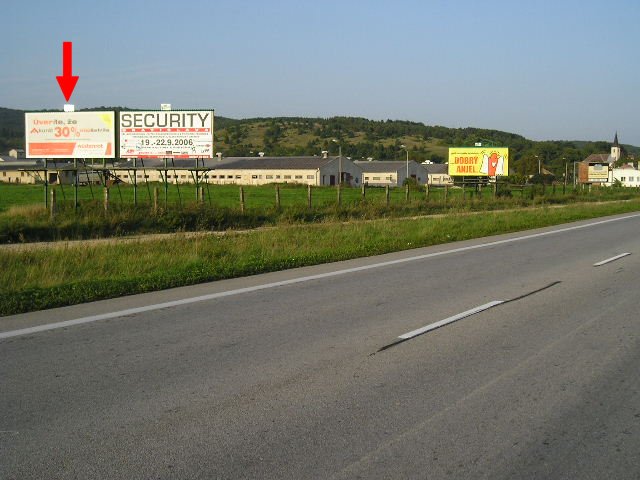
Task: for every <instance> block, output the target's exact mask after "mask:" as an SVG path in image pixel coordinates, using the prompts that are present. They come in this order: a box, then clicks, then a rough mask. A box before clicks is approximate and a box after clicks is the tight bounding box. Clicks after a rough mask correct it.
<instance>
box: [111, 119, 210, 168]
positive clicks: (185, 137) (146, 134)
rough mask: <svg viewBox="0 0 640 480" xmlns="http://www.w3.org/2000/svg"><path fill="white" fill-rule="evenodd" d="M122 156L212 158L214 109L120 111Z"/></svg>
mask: <svg viewBox="0 0 640 480" xmlns="http://www.w3.org/2000/svg"><path fill="white" fill-rule="evenodd" d="M119 124H120V157H121V158H167V157H171V158H213V156H214V155H213V111H211V110H185V111H146V112H120V113H119Z"/></svg>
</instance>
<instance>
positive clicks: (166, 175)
mask: <svg viewBox="0 0 640 480" xmlns="http://www.w3.org/2000/svg"><path fill="white" fill-rule="evenodd" d="M168 181H169V171H168V170H167V158H166V157H165V158H164V209H165V210H166V209H167V205H168V202H169V184H168V183H167V182H168Z"/></svg>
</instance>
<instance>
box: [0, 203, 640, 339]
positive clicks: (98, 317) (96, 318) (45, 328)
mask: <svg viewBox="0 0 640 480" xmlns="http://www.w3.org/2000/svg"><path fill="white" fill-rule="evenodd" d="M637 217H640V213H637V214H633V215H627V216H625V217H618V218H610V219H608V220H600V221H597V222H593V223H587V224H585V225H574V226H572V227H566V228H561V229H559V230H551V231H549V232H541V233H534V234H531V235H525V236H522V237H515V238H507V239H505V240H496V241H494V242H487V243H481V244H478V245H470V246H468V247H458V248H452V249H451V250H443V251H441V252H434V253H426V254H424V255H416V256H413V257H407V258H400V259H397V260H389V261H386V262H380V263H373V264H371V265H364V266H361V267H353V268H345V269H344V270H336V271H333V272H327V273H319V274H317V275H309V276H306V277H299V278H293V279H291V280H283V281H280V282H273V283H265V284H264V285H256V286H253V287H246V288H238V289H235V290H228V291H226V292H219V293H211V294H208V295H201V296H198V297H192V298H185V299H182V300H174V301H171V302H163V303H157V304H154V305H146V306H144V307H137V308H129V309H127V310H120V311H116V312H109V313H103V314H100V315H91V316H89V317H82V318H77V319H75V320H67V321H64V322H57V323H50V324H45V325H39V326H36V327H30V328H23V329H20V330H12V331H8V332H0V340H1V339H4V338H11V337H18V336H21V335H30V334H32V333H38V332H45V331H48V330H55V329H58V328H65V327H71V326H74V325H82V324H84V323H91V322H97V321H100V320H108V319H111V318H118V317H124V316H126V315H134V314H137V313H144V312H151V311H154V310H160V309H163V308H171V307H178V306H181V305H189V304H191V303H197V302H204V301H207V300H215V299H217V298H223V297H230V296H232V295H241V294H243V293H250V292H256V291H259V290H266V289H268V288H274V287H282V286H285V285H293V284H296V283H303V282H309V281H311V280H320V279H323V278H330V277H336V276H338V275H345V274H347V273H356V272H363V271H366V270H372V269H374V268H381V267H388V266H391V265H399V264H402V263H407V262H415V261H417V260H425V259H427V258H434V257H440V256H444V255H450V254H452V253H460V252H468V251H470V250H477V249H480V248H488V247H495V246H497V245H504V244H507V243H515V242H520V241H524V240H530V239H532V238H540V237H546V236H548V235H556V234H559V233H564V232H571V231H574V230H581V229H583V228H589V227H595V226H598V225H604V224H607V223H611V222H618V221H621V220H628V219H631V218H637Z"/></svg>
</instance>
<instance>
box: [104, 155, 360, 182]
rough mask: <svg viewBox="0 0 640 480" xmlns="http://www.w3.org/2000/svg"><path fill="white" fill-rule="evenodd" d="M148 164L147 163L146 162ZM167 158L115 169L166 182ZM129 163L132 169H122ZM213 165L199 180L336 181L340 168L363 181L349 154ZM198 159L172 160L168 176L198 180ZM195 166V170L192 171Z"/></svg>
mask: <svg viewBox="0 0 640 480" xmlns="http://www.w3.org/2000/svg"><path fill="white" fill-rule="evenodd" d="M142 165H144V167H143V166H142ZM163 166H164V161H163V160H145V161H144V162H141V161H138V162H137V167H136V168H134V167H133V161H129V162H121V163H119V164H118V165H117V166H116V169H113V170H112V173H113V174H114V175H116V176H117V177H118V178H119V179H120V180H121V181H123V182H126V183H133V181H134V179H137V181H138V182H142V181H145V180H146V181H148V182H164V181H165V180H164V175H165V171H164V168H163ZM123 167H128V168H129V169H128V170H122V168H123ZM203 167H204V168H206V169H209V170H208V171H200V172H199V173H198V181H199V182H206V183H210V184H213V185H228V184H237V185H266V184H269V183H299V184H303V185H314V186H321V185H336V184H337V182H338V177H339V173H338V172H339V171H341V172H342V183H343V184H345V185H350V186H357V185H359V184H360V176H361V170H360V168H358V167H357V166H355V165H354V163H353V162H352V161H351V160H349V159H348V158H347V157H342V158H339V157H329V156H321V157H263V156H260V157H227V158H220V159H213V160H205V162H204V165H203V164H202V162H200V164H199V168H203ZM194 168H195V161H194V160H190V161H185V160H180V161H177V160H176V161H174V162H169V163H168V167H167V172H166V176H167V180H168V182H169V183H194V182H195V177H194V173H193V169H194ZM189 169H192V171H189Z"/></svg>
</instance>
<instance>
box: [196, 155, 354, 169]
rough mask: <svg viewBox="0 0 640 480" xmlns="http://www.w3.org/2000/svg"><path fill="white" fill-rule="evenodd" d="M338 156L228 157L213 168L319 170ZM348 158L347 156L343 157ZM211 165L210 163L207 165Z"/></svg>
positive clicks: (215, 163) (216, 162)
mask: <svg viewBox="0 0 640 480" xmlns="http://www.w3.org/2000/svg"><path fill="white" fill-rule="evenodd" d="M337 158H338V157H326V158H325V157H227V158H224V159H222V160H220V161H216V160H213V162H212V164H213V165H212V168H215V169H222V168H224V169H228V170H284V169H291V170H317V169H319V168H321V167H324V166H325V165H327V164H328V163H330V162H332V161H334V160H336V159H337ZM342 158H343V160H346V157H342ZM207 166H209V165H207Z"/></svg>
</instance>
